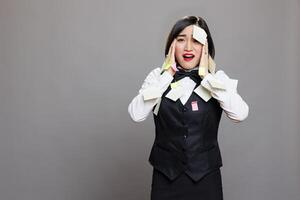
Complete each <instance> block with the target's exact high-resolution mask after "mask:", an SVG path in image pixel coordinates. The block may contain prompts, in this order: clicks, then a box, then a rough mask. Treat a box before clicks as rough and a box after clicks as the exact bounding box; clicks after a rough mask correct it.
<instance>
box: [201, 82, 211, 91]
mask: <svg viewBox="0 0 300 200" xmlns="http://www.w3.org/2000/svg"><path fill="white" fill-rule="evenodd" d="M201 85H202V87H204V88H205V89H206V90H208V91H212V88H211V86H210V84H209V83H208V80H207V79H203V80H202V81H201Z"/></svg>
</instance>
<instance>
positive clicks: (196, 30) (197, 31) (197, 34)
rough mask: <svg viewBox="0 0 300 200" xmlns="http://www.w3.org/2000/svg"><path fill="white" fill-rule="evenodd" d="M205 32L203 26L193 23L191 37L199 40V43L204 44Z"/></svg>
mask: <svg viewBox="0 0 300 200" xmlns="http://www.w3.org/2000/svg"><path fill="white" fill-rule="evenodd" d="M206 37H207V34H206V32H205V31H204V29H203V28H200V27H199V26H196V25H193V38H194V39H195V40H197V41H198V42H200V43H201V44H203V45H205V43H206Z"/></svg>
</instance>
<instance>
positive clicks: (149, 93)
mask: <svg viewBox="0 0 300 200" xmlns="http://www.w3.org/2000/svg"><path fill="white" fill-rule="evenodd" d="M142 94H143V98H144V101H147V100H149V99H155V98H158V97H161V92H160V90H159V89H158V88H156V87H149V88H147V89H145V90H144V91H143V92H142Z"/></svg>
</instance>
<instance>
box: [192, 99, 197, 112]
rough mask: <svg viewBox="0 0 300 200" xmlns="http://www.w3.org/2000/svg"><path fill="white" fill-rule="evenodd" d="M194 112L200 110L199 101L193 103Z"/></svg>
mask: <svg viewBox="0 0 300 200" xmlns="http://www.w3.org/2000/svg"><path fill="white" fill-rule="evenodd" d="M191 104H192V110H193V111H197V110H199V109H198V102H197V101H192V103H191Z"/></svg>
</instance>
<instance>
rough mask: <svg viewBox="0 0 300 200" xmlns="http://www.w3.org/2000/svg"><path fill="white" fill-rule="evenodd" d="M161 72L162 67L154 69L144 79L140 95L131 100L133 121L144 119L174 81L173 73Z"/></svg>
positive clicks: (130, 112) (130, 106)
mask: <svg viewBox="0 0 300 200" xmlns="http://www.w3.org/2000/svg"><path fill="white" fill-rule="evenodd" d="M160 72H161V69H160V68H156V69H154V70H152V71H151V72H150V73H149V74H148V76H147V77H146V79H145V80H144V83H143V84H142V87H141V89H140V90H139V93H138V95H137V96H135V97H134V98H133V100H132V101H131V102H130V104H129V106H128V113H129V115H130V117H131V119H132V120H133V121H135V122H141V121H144V120H145V119H146V118H147V116H148V115H149V114H150V112H151V110H152V109H153V107H154V106H155V105H156V104H157V102H158V100H159V98H160V97H161V95H162V94H163V93H164V91H165V90H166V89H167V88H168V86H169V84H170V83H171V82H172V80H173V76H172V75H171V73H169V72H168V71H165V72H164V73H163V74H160ZM152 94H153V95H152Z"/></svg>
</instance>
